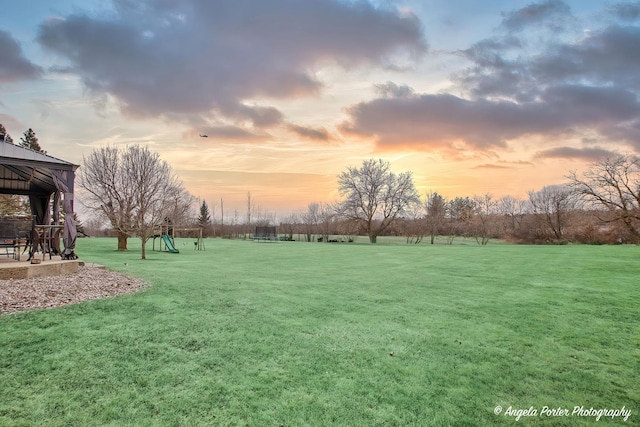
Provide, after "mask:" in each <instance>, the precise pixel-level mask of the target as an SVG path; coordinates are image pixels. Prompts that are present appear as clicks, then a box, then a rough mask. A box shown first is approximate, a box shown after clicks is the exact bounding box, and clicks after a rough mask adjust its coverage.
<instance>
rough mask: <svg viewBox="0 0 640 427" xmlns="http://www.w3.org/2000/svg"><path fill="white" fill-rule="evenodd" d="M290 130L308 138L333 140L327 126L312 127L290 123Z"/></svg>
mask: <svg viewBox="0 0 640 427" xmlns="http://www.w3.org/2000/svg"><path fill="white" fill-rule="evenodd" d="M288 128H289V130H290V131H292V132H294V133H295V134H297V135H299V136H301V137H303V138H308V139H314V140H317V141H329V140H331V136H330V135H329V132H328V131H327V130H326V129H325V128H311V127H305V126H299V125H295V124H290V125H289V126H288Z"/></svg>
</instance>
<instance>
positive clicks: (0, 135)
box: [0, 123, 13, 144]
mask: <svg viewBox="0 0 640 427" xmlns="http://www.w3.org/2000/svg"><path fill="white" fill-rule="evenodd" d="M0 141H4V142H8V143H9V144H13V138H11V135H9V133H8V132H7V130H6V129H5V128H4V126H3V125H2V123H0Z"/></svg>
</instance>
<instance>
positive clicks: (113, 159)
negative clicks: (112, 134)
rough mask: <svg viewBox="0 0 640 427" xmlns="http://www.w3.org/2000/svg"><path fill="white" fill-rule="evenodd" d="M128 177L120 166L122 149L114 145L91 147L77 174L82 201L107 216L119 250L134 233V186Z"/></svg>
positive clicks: (125, 247)
mask: <svg viewBox="0 0 640 427" xmlns="http://www.w3.org/2000/svg"><path fill="white" fill-rule="evenodd" d="M129 178H130V177H128V176H126V175H125V174H124V171H123V170H122V161H121V152H120V150H118V149H117V148H115V147H101V148H97V149H95V150H93V151H92V152H91V153H90V154H89V156H88V157H84V159H83V167H82V168H80V174H79V184H80V187H81V188H83V189H84V190H86V192H87V197H86V198H83V199H82V201H83V203H84V204H85V205H86V206H87V207H88V208H89V209H92V210H93V211H95V212H97V213H102V214H103V215H104V216H105V217H107V219H108V220H109V222H110V223H111V227H113V229H114V230H115V231H116V234H117V237H118V250H119V251H126V250H127V239H128V238H129V237H130V236H133V235H134V233H135V227H134V224H133V211H134V209H135V200H134V189H133V186H132V185H131V182H130V179H129Z"/></svg>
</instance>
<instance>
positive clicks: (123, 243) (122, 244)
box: [118, 231, 129, 251]
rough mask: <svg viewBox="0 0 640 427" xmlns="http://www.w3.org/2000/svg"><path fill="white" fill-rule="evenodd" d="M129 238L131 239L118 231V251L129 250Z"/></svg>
mask: <svg viewBox="0 0 640 427" xmlns="http://www.w3.org/2000/svg"><path fill="white" fill-rule="evenodd" d="M127 238H129V236H127V235H126V234H124V233H122V232H120V231H118V250H119V251H126V250H127Z"/></svg>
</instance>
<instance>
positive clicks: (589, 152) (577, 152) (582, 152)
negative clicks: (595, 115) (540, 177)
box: [535, 147, 614, 161]
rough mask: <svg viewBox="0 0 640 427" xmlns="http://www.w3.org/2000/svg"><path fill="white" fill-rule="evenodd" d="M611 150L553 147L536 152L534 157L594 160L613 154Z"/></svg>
mask: <svg viewBox="0 0 640 427" xmlns="http://www.w3.org/2000/svg"><path fill="white" fill-rule="evenodd" d="M613 154H614V153H613V151H611V150H606V149H604V148H600V147H591V148H574V147H555V148H550V149H548V150H544V151H539V152H538V153H536V155H535V157H536V158H542V159H582V160H588V161H595V160H598V159H601V158H603V157H608V156H611V155H613Z"/></svg>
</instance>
